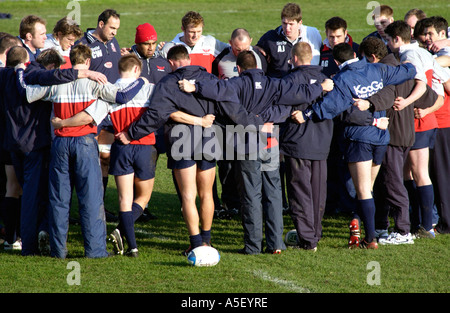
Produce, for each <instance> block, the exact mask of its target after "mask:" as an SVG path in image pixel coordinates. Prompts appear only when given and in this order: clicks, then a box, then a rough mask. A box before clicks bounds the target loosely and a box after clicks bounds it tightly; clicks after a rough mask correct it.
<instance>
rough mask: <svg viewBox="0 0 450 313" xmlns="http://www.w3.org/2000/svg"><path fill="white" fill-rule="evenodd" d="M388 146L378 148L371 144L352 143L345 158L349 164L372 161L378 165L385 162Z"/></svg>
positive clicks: (349, 144) (348, 146)
mask: <svg viewBox="0 0 450 313" xmlns="http://www.w3.org/2000/svg"><path fill="white" fill-rule="evenodd" d="M386 150H387V145H383V146H377V145H373V144H370V143H364V142H358V141H350V142H349V143H348V145H347V151H346V153H345V158H346V160H347V162H348V163H354V162H364V161H369V160H372V162H373V163H374V164H376V165H380V164H381V163H382V162H383V158H384V154H385V153H386Z"/></svg>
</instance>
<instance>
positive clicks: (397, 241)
mask: <svg viewBox="0 0 450 313" xmlns="http://www.w3.org/2000/svg"><path fill="white" fill-rule="evenodd" d="M379 243H380V244H382V245H402V244H414V239H413V237H412V235H411V233H408V234H406V235H402V234H400V233H397V232H392V233H390V235H389V236H388V237H387V238H386V240H383V241H379Z"/></svg>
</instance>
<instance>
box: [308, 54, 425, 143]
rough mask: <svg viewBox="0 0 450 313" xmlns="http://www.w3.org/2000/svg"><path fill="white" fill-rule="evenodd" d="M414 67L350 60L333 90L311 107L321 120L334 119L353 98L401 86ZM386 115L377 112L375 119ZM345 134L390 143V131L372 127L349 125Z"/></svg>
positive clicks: (364, 140)
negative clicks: (393, 86)
mask: <svg viewBox="0 0 450 313" xmlns="http://www.w3.org/2000/svg"><path fill="white" fill-rule="evenodd" d="M415 75H416V69H415V67H414V66H413V65H412V64H410V63H406V64H402V65H399V66H396V67H393V66H389V65H386V64H381V63H374V64H373V63H367V61H366V59H365V58H364V59H362V60H360V61H357V62H354V63H350V64H348V65H346V66H344V68H342V69H341V71H340V72H339V73H337V74H336V75H335V76H334V77H333V81H334V89H333V90H332V91H330V92H329V93H327V95H326V96H325V97H324V98H323V100H322V101H320V102H317V103H314V104H313V105H312V110H313V111H314V114H315V115H316V116H317V117H318V118H319V119H333V118H334V117H335V116H337V115H338V114H340V113H341V112H344V111H345V110H347V109H348V108H351V107H352V106H353V98H355V99H367V98H369V97H370V96H372V95H374V94H375V93H377V92H378V91H379V90H381V89H382V88H383V87H384V86H386V85H398V84H401V83H403V82H405V81H407V80H410V79H413V78H414V76H415ZM383 116H386V114H385V112H384V111H381V112H375V113H374V118H379V117H383ZM345 136H346V138H348V139H349V140H353V141H359V142H365V143H369V144H374V145H385V144H388V143H389V132H388V131H383V130H380V129H378V128H377V127H373V126H347V127H346V129H345Z"/></svg>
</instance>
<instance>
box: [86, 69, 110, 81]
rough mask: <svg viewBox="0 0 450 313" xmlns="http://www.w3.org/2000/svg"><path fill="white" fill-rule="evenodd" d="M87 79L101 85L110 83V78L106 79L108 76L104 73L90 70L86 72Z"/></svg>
mask: <svg viewBox="0 0 450 313" xmlns="http://www.w3.org/2000/svg"><path fill="white" fill-rule="evenodd" d="M86 77H87V78H89V79H90V80H93V81H96V82H98V83H100V84H106V83H108V78H107V77H106V75H105V74H103V73H100V72H95V71H91V70H88V71H87V72H86Z"/></svg>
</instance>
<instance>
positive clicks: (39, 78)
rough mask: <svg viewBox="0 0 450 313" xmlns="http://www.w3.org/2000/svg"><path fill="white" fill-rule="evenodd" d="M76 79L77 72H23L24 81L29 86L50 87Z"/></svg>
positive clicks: (57, 70)
mask: <svg viewBox="0 0 450 313" xmlns="http://www.w3.org/2000/svg"><path fill="white" fill-rule="evenodd" d="M77 78H78V70H74V69H72V68H70V69H64V70H60V69H55V70H49V71H48V70H44V69H38V70H34V71H30V72H26V71H25V80H26V82H27V84H29V85H41V86H52V85H60V84H66V83H70V82H73V81H74V80H76V79H77Z"/></svg>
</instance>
